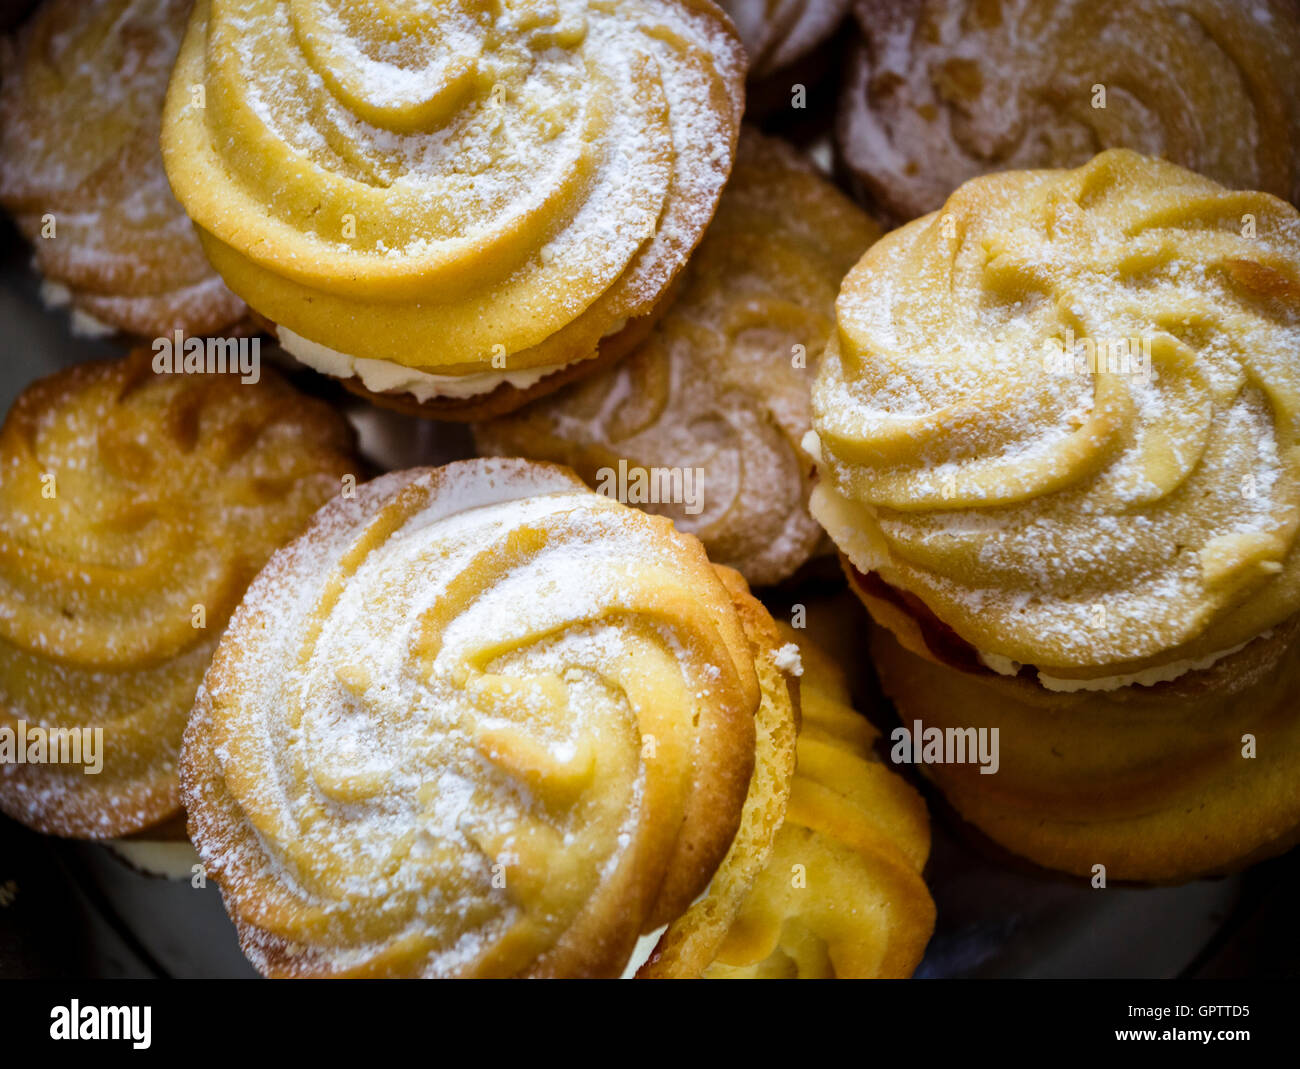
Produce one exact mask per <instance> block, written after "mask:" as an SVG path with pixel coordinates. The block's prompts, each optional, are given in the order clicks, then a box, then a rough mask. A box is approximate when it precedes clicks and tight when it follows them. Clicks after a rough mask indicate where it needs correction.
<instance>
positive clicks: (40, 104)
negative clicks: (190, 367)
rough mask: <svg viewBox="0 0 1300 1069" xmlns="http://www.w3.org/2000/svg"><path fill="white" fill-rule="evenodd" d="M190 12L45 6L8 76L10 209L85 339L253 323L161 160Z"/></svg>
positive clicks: (167, 7)
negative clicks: (174, 68) (213, 261)
mask: <svg viewBox="0 0 1300 1069" xmlns="http://www.w3.org/2000/svg"><path fill="white" fill-rule="evenodd" d="M188 12H189V3H188V2H187V0H153V2H149V3H138V2H137V3H131V2H128V0H47V2H46V3H44V4H43V5H42V6H41V7H40V8H39V10H38V11H37V12H36V14H35V15H33V16H32V17H31V18H30V19H29V20H28V21H27V22H26V23H25V24H24V25H23V26H22V27H21V28H20V30H19V31H18V33H17V35H16V36H15V38H14V39H13V41H12V43H11V45H12V53H11V56H10V61H9V62H8V63H4V64H0V204H3V205H4V207H5V208H6V209H7V210H8V211H9V212H10V213H11V214H12V215H13V217H14V221H15V223H16V224H17V225H18V228H19V230H21V231H22V233H23V235H24V236H25V237H26V238H27V239H28V240H29V241H31V243H32V246H33V248H34V250H35V265H36V268H37V270H38V271H40V273H41V275H42V276H44V279H45V289H44V291H43V292H44V296H45V297H46V299H47V300H48V301H50V302H51V303H54V304H63V303H70V304H71V306H72V309H73V326H74V328H75V329H78V330H85V331H87V332H91V333H95V332H101V331H112V330H120V331H124V332H126V333H128V334H134V335H139V336H142V337H157V336H161V335H170V334H171V332H172V331H174V330H181V331H184V332H186V333H190V334H210V333H216V332H218V331H220V330H222V329H225V328H228V327H231V326H233V325H235V324H236V323H238V322H239V321H240V320H242V319H243V317H244V315H245V311H246V309H245V308H244V305H243V302H242V301H240V300H239V298H237V297H236V296H235V295H234V294H233V293H231V292H230V291H229V290H228V289H227V288H226V287H225V285H224V284H223V283H222V281H221V279H220V278H218V277H217V275H216V273H215V272H214V271H213V270H212V267H211V266H210V265H209V264H208V261H207V259H206V258H205V257H204V255H203V251H202V249H201V248H200V247H199V241H198V238H197V237H196V236H195V234H194V228H193V227H192V226H191V224H190V221H189V219H188V218H186V216H185V213H184V212H183V211H182V210H181V206H180V205H179V204H178V203H177V202H176V198H175V197H173V196H172V192H171V190H170V189H169V188H168V186H167V178H166V175H164V173H163V166H162V156H161V154H160V153H159V150H158V131H159V124H160V122H161V115H162V105H163V97H164V96H165V94H166V90H167V77H168V74H169V72H170V70H171V65H172V61H173V60H174V59H175V57H176V51H177V49H178V48H179V47H180V39H181V33H182V31H183V30H184V28H185V20H186V17H187V15H188Z"/></svg>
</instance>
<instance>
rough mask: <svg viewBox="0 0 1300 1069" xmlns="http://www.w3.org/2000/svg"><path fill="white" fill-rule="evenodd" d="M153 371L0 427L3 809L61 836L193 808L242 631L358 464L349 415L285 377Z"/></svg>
mask: <svg viewBox="0 0 1300 1069" xmlns="http://www.w3.org/2000/svg"><path fill="white" fill-rule="evenodd" d="M151 359H152V354H151V353H150V352H149V351H148V350H144V349H141V350H137V351H136V352H135V353H133V354H132V355H131V356H129V357H127V358H125V359H121V360H112V361H102V362H93V363H84V364H78V365H76V366H74V367H71V368H68V369H66V370H63V371H60V372H58V373H56V374H54V375H52V376H50V377H48V378H45V379H41V380H39V381H38V382H36V383H34V384H32V385H31V386H29V387H28V388H27V389H26V390H25V391H24V392H23V393H22V394H21V395H20V396H19V398H18V400H17V401H16V402H15V403H14V406H13V408H12V409H11V410H10V412H9V414H8V416H7V417H6V419H5V422H4V425H3V427H2V428H0V733H3V734H4V735H6V736H8V737H9V741H10V743H11V744H12V746H13V752H10V753H8V754H6V755H5V759H4V760H3V761H0V810H3V812H5V813H6V814H8V815H9V816H11V817H13V818H14V819H16V820H19V821H22V822H23V823H25V824H27V825H28V826H30V827H33V828H35V829H37V830H38V831H42V832H46V833H48V834H54V835H65V836H73V837H78V838H94V839H103V838H113V837H116V836H120V835H127V834H130V833H133V832H137V831H140V830H142V829H144V828H148V827H151V826H153V825H157V824H160V823H162V822H164V821H166V820H167V819H168V818H170V817H173V816H175V815H177V814H178V813H179V812H180V804H181V803H180V787H179V772H178V768H177V759H178V757H179V752H180V745H181V735H182V732H183V731H184V728H185V720H186V717H187V716H188V714H189V711H190V707H191V705H192V704H193V701H194V693H195V691H196V689H197V688H198V685H199V682H200V680H201V679H202V677H203V673H204V671H205V669H206V668H207V665H208V660H209V659H210V657H211V655H212V650H213V648H214V647H215V645H216V642H217V637H218V636H219V635H220V633H221V629H222V627H223V626H224V625H225V622H226V619H227V618H228V616H229V615H230V613H231V611H232V610H233V609H234V607H235V605H236V604H237V603H238V601H239V598H240V597H241V595H242V594H243V591H244V587H245V586H246V585H247V583H248V581H249V580H250V579H251V578H252V577H253V576H254V575H255V574H256V573H257V571H258V569H259V568H260V567H261V566H262V564H263V563H264V562H265V561H266V559H267V558H268V557H269V556H270V554H271V552H272V550H274V549H275V548H277V547H278V546H279V545H280V544H281V543H283V542H285V541H287V540H288V539H289V538H290V537H292V536H293V535H294V534H296V533H297V531H298V529H299V528H300V527H301V526H302V525H303V524H304V523H305V522H306V520H307V518H308V517H309V516H310V515H311V514H312V513H313V512H314V511H315V510H316V508H317V507H318V506H319V505H320V504H322V503H323V502H324V501H326V500H327V499H328V498H330V497H331V496H332V495H334V494H337V493H339V492H341V490H342V488H343V477H344V476H345V475H349V474H353V475H355V473H356V470H357V462H356V460H355V458H354V457H353V454H352V447H353V438H352V433H351V430H350V428H349V427H348V425H347V423H346V422H345V421H344V419H343V418H342V417H341V416H339V415H337V414H336V413H335V412H333V411H332V410H331V409H330V408H328V407H327V406H326V405H325V404H324V403H322V402H320V401H316V400H313V399H310V398H307V397H304V396H302V395H300V394H298V393H297V392H295V391H294V390H292V389H291V388H290V387H289V386H288V385H287V384H286V383H285V382H284V380H283V379H281V378H280V377H279V376H278V375H276V374H275V372H274V371H272V370H271V369H270V368H264V369H262V373H261V379H260V381H258V382H257V383H255V384H246V383H241V382H239V381H238V379H237V378H235V377H233V376H228V375H227V376H222V375H157V374H154V373H153V372H152V370H151V368H150V362H151ZM38 730H39V732H40V735H37V731H38ZM56 733H58V735H57V740H58V746H57V749H58V753H57V755H56V754H55V750H56V746H55V739H56ZM19 739H22V740H25V742H26V745H25V746H21V745H19V741H18V740H19ZM74 744H75V745H74ZM33 747H35V749H33ZM20 749H21V750H22V755H21V757H20V756H19V754H18V752H17V751H18V750H20ZM78 751H80V759H77V757H78V753H77V752H78ZM33 758H34V760H33ZM56 758H57V759H56ZM96 766H98V767H96Z"/></svg>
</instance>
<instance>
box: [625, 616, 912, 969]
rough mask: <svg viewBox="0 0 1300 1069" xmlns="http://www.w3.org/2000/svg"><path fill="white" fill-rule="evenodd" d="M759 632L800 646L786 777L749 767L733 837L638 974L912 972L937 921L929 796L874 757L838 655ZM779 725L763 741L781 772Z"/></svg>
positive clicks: (793, 636) (783, 632)
mask: <svg viewBox="0 0 1300 1069" xmlns="http://www.w3.org/2000/svg"><path fill="white" fill-rule="evenodd" d="M769 641H771V642H780V641H784V642H786V643H787V644H789V645H790V646H791V647H793V646H795V645H796V644H797V648H798V651H799V655H800V657H801V659H802V675H801V677H800V685H799V692H800V708H801V714H802V717H801V720H802V722H801V726H800V731H799V736H798V743H797V753H798V766H797V769H796V770H795V774H794V777H793V779H792V780H790V781H789V783H788V786H786V787H785V788H784V789H780V790H773V789H772V788H771V786H770V785H767V786H766V787H765V785H764V784H762V783H761V782H760V780H759V779H758V775H757V772H756V778H755V786H754V788H752V789H751V798H750V803H747V808H746V817H745V821H743V822H742V827H741V832H740V834H739V835H738V836H737V840H736V846H735V847H733V850H732V852H731V853H730V854H729V855H728V856H727V858H726V860H725V861H724V862H723V864H722V865H721V866H720V868H719V870H718V873H717V875H715V877H714V879H713V882H712V884H711V885H710V887H709V891H708V893H707V894H706V895H705V896H704V897H703V898H702V899H700V900H699V901H698V902H696V903H695V904H694V905H693V906H692V907H691V909H690V910H688V911H687V913H686V914H685V915H684V916H682V917H681V918H679V919H678V920H677V921H674V922H673V923H672V924H671V925H669V927H668V930H667V932H666V933H665V934H664V935H663V937H662V938H661V939H660V941H659V943H658V944H657V946H656V947H655V950H654V952H653V953H652V955H651V957H650V959H649V960H648V961H647V963H646V964H645V965H643V966H642V968H641V969H640V971H639V972H638V973H637V975H638V977H643V978H656V977H714V978H721V977H726V978H747V977H785V978H794V977H806V978H812V977H820V978H830V977H835V976H839V977H845V978H855V979H869V978H874V977H907V976H910V975H911V974H912V972H913V971H914V970H915V968H916V966H917V965H918V964H919V962H920V960H921V957H922V955H923V954H924V952H925V947H926V944H927V943H928V942H929V939H930V935H931V933H932V932H933V930H934V916H935V911H934V902H933V900H932V899H931V898H930V894H929V891H928V890H927V888H926V886H925V882H924V880H923V879H922V877H921V871H922V869H923V867H924V865H925V862H926V859H927V857H928V856H929V850H930V824H929V818H928V816H927V814H926V809H925V803H924V802H923V801H922V800H921V797H920V795H919V794H917V792H916V791H915V790H913V789H912V788H911V787H910V786H909V785H908V784H907V783H905V782H904V781H903V780H902V779H901V778H900V777H899V776H898V775H896V774H895V773H894V772H893V770H892V769H890V768H888V767H887V766H886V765H884V764H883V763H881V762H880V760H879V759H878V758H877V757H876V755H875V753H874V750H873V747H874V745H875V742H876V739H877V738H878V736H879V732H878V731H877V730H876V729H875V728H874V727H873V726H872V724H871V723H870V721H868V720H867V719H865V718H864V717H862V716H861V715H859V714H858V713H857V712H855V711H854V709H853V708H852V707H851V706H850V705H849V694H848V688H847V686H846V685H845V680H844V676H843V673H842V672H841V671H840V669H839V667H838V666H837V665H836V664H835V663H834V662H833V661H832V660H831V659H830V658H829V657H827V656H826V654H825V653H823V652H822V651H821V650H820V649H818V648H817V647H816V646H814V645H813V644H812V643H811V642H810V641H808V639H807V638H806V637H805V636H803V635H801V634H800V633H798V632H796V631H794V630H793V629H791V628H789V627H787V626H785V625H784V624H781V625H778V627H777V628H776V629H773V630H772V632H771V633H770V636H769ZM787 737H788V736H786V735H785V733H784V732H778V733H775V734H774V736H773V742H774V743H775V744H772V743H769V747H768V748H769V751H770V753H769V755H768V759H769V761H770V762H771V763H772V764H773V766H774V767H776V768H779V769H780V772H779V773H778V775H777V778H776V782H777V783H778V784H780V783H782V782H783V780H782V778H781V777H782V776H783V775H784V774H785V769H786V768H787V767H788V761H789V759H790V754H789V753H788V749H787V745H788V743H787V742H786V739H787ZM759 760H760V765H761V764H762V763H763V760H764V746H763V742H762V730H761V728H760V746H759ZM778 802H779V803H780V806H779V808H778V806H777V804H776V803H778Z"/></svg>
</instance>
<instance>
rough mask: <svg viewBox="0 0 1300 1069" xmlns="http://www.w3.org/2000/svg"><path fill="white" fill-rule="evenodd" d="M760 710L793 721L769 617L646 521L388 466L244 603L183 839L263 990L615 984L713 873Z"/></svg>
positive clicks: (527, 485) (195, 770)
mask: <svg viewBox="0 0 1300 1069" xmlns="http://www.w3.org/2000/svg"><path fill="white" fill-rule="evenodd" d="M760 705H762V706H763V707H764V709H765V710H766V712H765V713H764V716H765V720H764V723H777V722H784V723H786V724H790V725H792V724H793V717H794V709H793V698H792V695H791V693H790V680H789V678H788V673H787V670H785V669H783V668H782V667H781V659H780V658H779V657H778V647H777V640H776V638H775V637H774V634H773V631H772V623H771V620H770V618H769V617H768V616H767V614H766V612H765V610H763V609H762V607H761V606H760V605H759V604H758V602H757V601H755V600H754V599H753V598H752V597H751V596H750V595H749V594H748V592H747V590H746V588H745V585H744V582H743V580H741V579H740V578H739V576H737V575H735V573H731V572H728V571H727V570H725V569H716V570H715V568H714V566H713V565H711V564H710V563H709V561H708V559H707V557H706V556H705V554H704V550H703V548H702V547H701V545H700V544H699V542H698V541H697V540H695V539H694V538H691V537H690V536H688V535H683V534H681V533H679V532H677V531H676V530H674V529H673V527H672V525H671V524H670V523H669V522H668V521H667V520H666V519H663V518H662V517H654V516H648V515H646V514H645V513H642V512H639V511H637V510H635V509H630V508H626V507H624V506H622V505H620V504H618V503H617V502H614V501H611V500H609V499H608V498H604V497H601V496H600V495H598V494H595V493H593V492H592V491H590V490H588V489H587V488H586V487H585V486H584V485H583V484H582V482H581V481H580V480H579V479H578V478H577V477H576V476H575V475H574V474H572V473H571V472H568V471H566V470H564V469H562V468H558V467H554V466H551V465H544V464H534V463H530V462H527V461H521V460H475V461H464V462H460V463H456V464H451V465H448V466H447V467H445V468H438V469H428V468H426V469H413V470H410V471H404V472H397V473H393V474H390V475H386V476H382V477H380V478H379V479H376V480H375V481H373V482H371V483H368V484H366V485H364V486H362V487H360V488H359V489H358V490H357V493H356V497H355V498H354V499H344V498H339V499H336V500H335V501H333V502H331V503H330V504H329V505H327V506H326V507H325V508H324V509H322V510H321V511H320V513H318V515H317V516H316V518H315V520H314V521H313V522H312V524H311V526H310V527H309V528H308V529H307V531H306V532H305V533H304V534H303V535H302V537H301V538H299V539H298V540H297V541H295V542H294V543H292V544H291V545H289V546H288V547H286V548H285V549H284V550H283V551H281V552H280V553H278V554H277V555H276V556H275V557H274V558H272V560H271V562H270V563H269V564H268V565H267V567H266V569H265V570H264V571H263V572H262V573H261V575H259V576H258V578H257V579H256V580H255V581H254V582H253V584H252V586H251V587H250V588H249V592H248V595H247V596H246V597H245V599H244V601H243V603H242V604H241V606H240V608H239V609H238V610H237V612H236V614H235V616H234V618H233V619H232V621H231V624H230V627H229V628H228V629H227V631H226V635H225V638H224V639H223V641H222V643H221V645H220V646H219V647H218V650H217V653H216V655H215V657H214V658H213V662H212V667H211V669H210V670H209V672H208V674H207V677H206V679H205V681H204V685H203V688H202V689H201V691H200V693H199V696H198V699H197V701H196V703H195V709H194V713H193V715H192V717H191V720H190V725H189V728H188V729H187V733H186V741H185V748H184V755H183V782H184V795H185V800H186V807H187V810H188V813H189V830H190V835H191V837H192V839H193V840H194V842H195V845H196V846H197V848H198V850H199V852H200V855H201V856H202V858H203V860H204V863H205V865H206V866H207V871H208V873H209V874H210V875H212V876H214V877H215V878H216V879H217V881H218V882H219V883H220V884H221V888H222V893H223V896H224V899H225V903H226V907H227V909H228V910H229V912H230V914H231V917H232V918H233V919H234V921H235V924H236V926H237V927H238V929H239V932H240V939H241V944H242V946H243V948H244V950H245V952H246V953H247V954H248V955H249V957H250V959H251V960H252V961H253V963H254V964H255V965H256V966H257V967H258V968H259V969H260V970H261V971H262V972H264V973H266V974H268V975H272V976H305V975H311V976H342V975H348V976H359V975H369V976H376V975H382V976H453V975H456V976H462V975H476V976H517V975H530V976H539V975H548V976H557V975H562V976H571V975H597V976H601V975H617V974H618V973H619V971H620V970H621V969H622V968H623V966H624V963H625V962H626V961H627V959H628V956H629V955H630V953H631V951H632V949H633V946H634V945H635V943H636V940H637V938H638V936H639V935H641V934H642V933H643V932H646V931H650V930H653V929H654V928H656V927H658V926H660V925H662V924H665V923H667V922H668V921H669V920H671V919H672V918H674V917H676V916H678V915H679V914H680V913H682V912H683V911H684V910H685V909H686V907H687V906H688V904H689V903H690V902H691V901H692V900H693V899H694V898H695V897H696V896H697V895H698V894H699V893H700V892H701V891H702V890H703V888H704V887H705V886H706V885H707V884H708V882H709V880H710V878H711V877H712V875H713V873H714V871H715V869H716V868H717V866H718V863H719V862H720V861H721V859H722V857H723V856H724V855H725V854H726V852H727V850H728V849H729V847H730V844H731V842H732V840H733V838H734V836H735V834H736V832H737V828H738V827H739V826H740V819H741V810H742V806H743V805H744V803H745V799H746V797H747V796H748V795H749V794H751V790H750V784H751V781H752V780H753V779H754V778H755V771H754V770H755V738H756V726H755V718H756V716H757V715H758V712H759V709H760ZM768 718H770V719H768ZM789 730H790V731H791V732H792V728H791V729H789ZM768 789H770V790H772V791H775V792H780V791H783V790H786V789H788V782H785V783H782V782H780V780H779V778H778V780H777V781H774V782H772V783H770V784H769V788H768Z"/></svg>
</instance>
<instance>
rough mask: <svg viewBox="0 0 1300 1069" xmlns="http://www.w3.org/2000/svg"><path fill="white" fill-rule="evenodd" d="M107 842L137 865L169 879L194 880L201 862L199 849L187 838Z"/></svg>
mask: <svg viewBox="0 0 1300 1069" xmlns="http://www.w3.org/2000/svg"><path fill="white" fill-rule="evenodd" d="M104 845H105V846H107V847H108V848H109V850H111V851H112V852H113V853H115V854H116V855H117V856H118V857H120V858H121V859H122V860H123V861H125V862H127V864H129V865H131V866H132V867H133V868H136V869H139V870H140V871H141V872H145V873H148V874H149V875H150V876H162V877H165V878H166V879H169V880H188V879H190V878H191V876H193V874H194V866H195V865H198V864H200V863H201V862H200V860H199V854H198V851H197V850H195V849H194V847H193V846H191V845H190V843H189V842H188V841H187V840H184V839H177V840H166V841H164V840H159V839H113V840H111V841H109V842H107V843H105V844H104Z"/></svg>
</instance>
